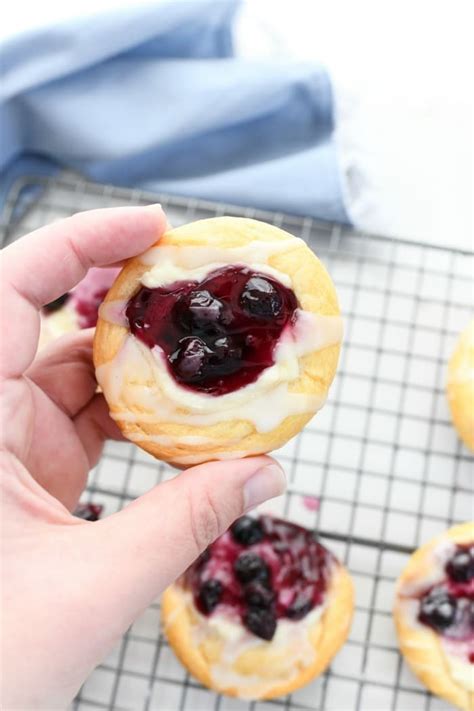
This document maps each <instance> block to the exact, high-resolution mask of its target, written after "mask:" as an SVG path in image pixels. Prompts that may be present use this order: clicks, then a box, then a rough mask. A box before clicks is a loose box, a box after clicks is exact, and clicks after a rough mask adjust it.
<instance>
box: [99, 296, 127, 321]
mask: <svg viewBox="0 0 474 711" xmlns="http://www.w3.org/2000/svg"><path fill="white" fill-rule="evenodd" d="M126 306H127V302H126V301H124V300H123V299H120V300H119V299H117V300H116V301H107V302H105V301H104V302H103V303H102V304H101V305H100V306H99V316H100V318H101V319H103V320H104V321H108V322H109V323H112V324H114V325H115V326H123V327H124V328H128V320H127V317H126V315H125V309H126Z"/></svg>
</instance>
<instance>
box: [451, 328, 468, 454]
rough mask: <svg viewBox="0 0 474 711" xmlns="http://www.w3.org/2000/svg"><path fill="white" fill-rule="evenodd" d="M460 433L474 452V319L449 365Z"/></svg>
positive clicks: (453, 415) (453, 407)
mask: <svg viewBox="0 0 474 711" xmlns="http://www.w3.org/2000/svg"><path fill="white" fill-rule="evenodd" d="M446 389H447V395H448V403H449V407H450V410H451V418H452V420H453V424H454V426H455V428H456V430H457V432H458V435H459V436H460V438H461V439H462V441H463V442H464V444H465V445H466V447H469V449H471V450H473V451H474V320H473V321H471V323H470V324H469V326H468V327H467V328H466V329H465V330H464V331H463V332H462V333H461V335H460V337H459V340H458V342H457V344H456V348H455V349H454V352H453V354H452V356H451V359H450V361H449V366H448V381H447V385H446Z"/></svg>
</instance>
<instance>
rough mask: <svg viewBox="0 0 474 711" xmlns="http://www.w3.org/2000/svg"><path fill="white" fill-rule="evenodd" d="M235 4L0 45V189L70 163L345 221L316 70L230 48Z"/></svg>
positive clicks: (131, 180) (322, 81) (147, 10)
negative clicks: (251, 57) (244, 56)
mask: <svg viewBox="0 0 474 711" xmlns="http://www.w3.org/2000/svg"><path fill="white" fill-rule="evenodd" d="M237 6H238V2H236V0H191V1H190V2H187V1H180V2H175V1H172V2H171V1H166V2H160V3H159V4H157V5H154V6H152V7H150V6H148V7H141V8H140V7H138V8H137V7H134V6H131V7H130V10H129V11H127V12H125V11H122V12H116V13H113V14H110V13H108V14H104V15H100V16H97V17H95V18H94V21H93V22H92V21H91V20H90V19H89V20H88V21H87V22H86V21H85V20H84V21H80V20H76V21H75V22H71V23H69V24H63V25H61V26H58V27H51V28H48V29H47V30H42V31H36V32H34V33H29V34H28V35H23V36H19V37H15V38H13V39H12V40H10V41H9V42H8V43H6V44H5V45H4V46H3V48H2V73H3V76H2V79H1V88H0V132H1V136H2V141H1V145H0V169H1V170H2V178H1V183H0V187H1V189H2V191H3V195H5V191H6V190H7V189H8V186H9V185H11V182H12V180H13V178H16V177H18V176H19V175H21V174H24V173H30V174H37V173H38V172H39V173H40V174H44V173H49V172H50V171H51V170H52V169H53V168H52V167H54V166H58V167H69V168H73V169H76V170H79V171H80V172H81V173H83V174H84V175H86V176H88V177H90V178H92V179H94V180H99V181H102V182H108V183H113V184H115V185H124V186H133V187H142V188H146V189H149V190H152V191H156V192H165V193H174V194H179V195H185V196H193V197H201V198H207V199H211V200H217V201H224V202H230V203H235V204H241V205H249V206H253V207H260V208H266V209H275V210H280V211H285V212H291V213H298V214H304V215H312V216H315V217H320V218H323V219H327V220H336V221H340V222H347V221H348V219H347V214H346V211H345V209H344V204H343V199H342V193H341V185H340V180H339V174H338V165H337V160H336V152H335V147H334V144H333V141H332V132H333V107H332V95H331V85H330V81H329V78H328V76H327V74H326V72H325V71H324V69H323V68H322V67H319V66H314V65H308V64H305V65H302V64H291V63H283V62H271V63H269V62H266V63H261V62H260V63H257V62H248V61H244V60H240V59H237V58H234V57H233V56H232V54H233V50H232V22H233V18H234V16H235V11H236V9H237Z"/></svg>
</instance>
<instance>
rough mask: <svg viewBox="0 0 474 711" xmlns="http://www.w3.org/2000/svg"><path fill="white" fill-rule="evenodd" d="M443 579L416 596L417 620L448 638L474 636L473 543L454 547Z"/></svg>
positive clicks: (462, 638) (460, 638) (469, 637)
mask: <svg viewBox="0 0 474 711" xmlns="http://www.w3.org/2000/svg"><path fill="white" fill-rule="evenodd" d="M445 573H446V578H445V580H444V581H442V582H440V583H439V584H437V585H435V586H434V587H431V588H430V589H428V590H427V591H426V592H425V593H424V594H423V595H422V596H421V598H420V609H419V613H418V619H419V621H420V622H422V623H423V624H425V625H427V626H428V627H431V628H432V629H433V630H435V631H436V632H438V634H441V635H443V636H444V637H447V638H449V639H453V640H462V641H466V640H469V641H472V640H473V639H474V546H457V547H456V551H455V552H454V554H453V556H452V557H451V558H450V560H449V561H448V562H447V563H446V566H445ZM471 661H472V659H471Z"/></svg>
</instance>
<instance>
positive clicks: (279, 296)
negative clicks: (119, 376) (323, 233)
mask: <svg viewBox="0 0 474 711" xmlns="http://www.w3.org/2000/svg"><path fill="white" fill-rule="evenodd" d="M296 308H297V301H296V297H295V295H294V293H293V291H291V289H288V288H286V287H285V286H284V285H283V284H281V283H279V282H278V281H276V280H275V279H273V278H272V277H270V276H268V275H266V274H258V273H256V272H253V271H252V270H251V269H248V268H246V267H237V266H233V267H225V268H223V269H218V270H216V271H214V272H211V273H210V274H209V275H208V276H207V277H206V278H205V279H203V281H202V282H200V283H197V282H175V283H174V284H171V285H169V286H166V287H158V288H155V289H150V288H148V287H141V288H140V289H139V290H138V291H137V293H136V294H134V296H132V298H131V299H130V300H129V302H128V305H127V309H126V316H127V319H128V322H129V325H130V331H131V332H132V334H133V335H134V336H135V337H136V338H139V339H140V340H141V341H142V342H143V343H145V344H146V345H147V346H148V347H149V348H154V347H155V346H159V347H160V348H161V349H162V350H163V351H164V354H165V357H166V363H167V366H168V368H169V370H170V372H171V374H172V375H173V377H174V378H175V379H176V380H177V381H178V382H179V383H180V384H181V385H184V386H186V387H189V388H191V389H193V390H198V391H200V392H205V393H209V394H210V395H223V394H225V393H229V392H233V391H234V390H237V389H238V388H241V387H243V386H245V385H248V384H249V383H252V382H254V381H255V380H256V379H257V378H258V376H259V375H260V373H261V372H262V371H263V370H264V369H265V368H268V367H269V366H271V365H273V363H274V358H273V355H274V349H275V345H276V344H277V342H278V339H279V338H280V336H281V334H282V332H283V330H284V329H285V328H286V327H287V326H290V325H291V324H292V322H293V318H294V313H295V310H296Z"/></svg>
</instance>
